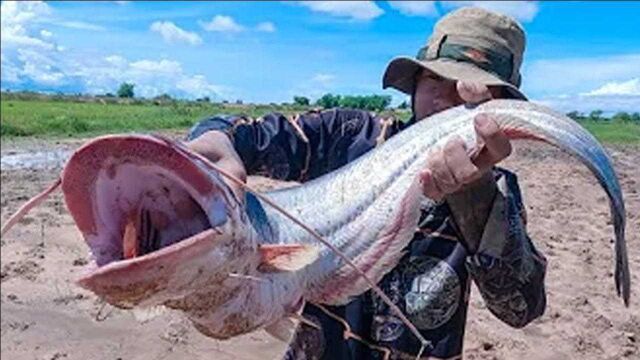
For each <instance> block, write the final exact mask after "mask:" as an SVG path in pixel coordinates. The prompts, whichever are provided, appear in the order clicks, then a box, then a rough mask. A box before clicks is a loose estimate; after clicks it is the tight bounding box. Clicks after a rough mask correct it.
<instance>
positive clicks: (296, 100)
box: [293, 96, 309, 106]
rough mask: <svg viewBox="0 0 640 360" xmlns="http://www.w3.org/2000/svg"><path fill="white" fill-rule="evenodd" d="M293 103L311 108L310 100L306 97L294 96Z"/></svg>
mask: <svg viewBox="0 0 640 360" xmlns="http://www.w3.org/2000/svg"><path fill="white" fill-rule="evenodd" d="M293 103H294V104H296V105H300V106H309V98H306V97H304V96H294V97H293Z"/></svg>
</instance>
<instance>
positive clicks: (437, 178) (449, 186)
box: [428, 150, 460, 194]
mask: <svg viewBox="0 0 640 360" xmlns="http://www.w3.org/2000/svg"><path fill="white" fill-rule="evenodd" d="M428 168H429V169H430V170H431V173H432V175H433V179H434V182H435V183H436V185H437V186H438V188H439V189H440V190H441V191H442V192H443V193H445V194H450V193H452V192H454V191H456V190H458V188H459V187H460V184H458V182H457V181H456V178H455V177H454V176H453V173H452V172H451V169H449V167H448V166H447V163H446V161H445V154H444V150H441V151H439V152H437V153H435V154H434V156H432V157H431V159H430V161H429V165H428Z"/></svg>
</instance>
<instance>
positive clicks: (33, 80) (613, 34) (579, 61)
mask: <svg viewBox="0 0 640 360" xmlns="http://www.w3.org/2000/svg"><path fill="white" fill-rule="evenodd" d="M464 5H467V6H468V5H476V6H482V7H486V8H490V9H493V10H496V11H500V12H503V13H506V14H508V15H511V16H513V17H515V18H516V19H518V20H519V21H520V22H521V23H522V24H523V26H524V28H525V29H526V31H527V36H528V42H527V49H526V52H525V63H524V66H523V78H524V80H523V90H524V92H525V93H526V94H527V95H528V96H529V97H530V98H531V99H533V100H535V101H539V102H542V103H546V104H548V105H550V106H553V107H555V108H558V109H559V110H565V111H569V110H573V109H577V110H580V111H585V112H586V111H590V110H593V109H604V110H605V111H607V112H614V111H621V110H624V111H640V33H639V32H638V26H637V21H638V20H637V19H640V3H635V2H619V3H613V2H580V3H578V2H536V1H523V2H476V1H467V2H457V1H452V2H440V1H422V2H403V1H394V2H387V1H375V2H373V1H359V2H329V1H314V2H304V1H288V2H283V1H279V2H213V3H203V2H182V3H180V2H178V3H174V2H134V1H103V2H47V3H42V2H26V3H18V2H13V1H4V2H2V9H1V10H2V11H1V13H2V28H1V30H2V31H1V34H2V35H1V36H2V38H1V39H2V50H1V52H2V67H1V70H2V74H1V75H2V76H1V84H0V85H1V87H2V89H12V90H18V89H28V90H37V91H51V92H57V91H62V92H72V93H75V92H83V93H94V94H102V93H105V92H115V90H116V89H117V86H118V84H120V83H121V82H123V81H129V82H133V83H135V84H136V93H137V94H138V95H141V96H147V97H151V96H155V95H159V94H162V93H169V94H171V95H174V96H178V97H187V98H195V97H201V96H209V97H211V98H213V99H218V100H219V99H226V100H230V101H234V100H236V99H242V100H244V101H245V102H260V103H269V102H277V103H280V102H285V101H291V99H292V97H293V96H294V95H304V96H307V97H310V98H311V99H315V98H317V97H319V96H321V95H322V94H324V93H327V92H333V93H340V94H372V93H378V94H388V95H391V96H393V99H394V103H398V102H400V101H402V100H404V98H405V97H404V96H403V95H402V94H401V93H399V92H397V91H394V90H384V91H383V90H382V89H381V76H382V73H383V71H384V69H385V66H386V64H387V63H388V62H389V61H390V60H391V59H392V58H393V57H394V56H398V55H411V56H413V55H415V53H416V52H417V50H418V49H419V48H420V47H421V46H422V45H423V44H424V42H425V41H426V38H427V36H428V35H429V33H430V31H431V29H432V28H433V25H434V23H435V22H436V21H437V20H438V19H439V18H440V17H441V16H442V15H444V14H446V13H447V12H449V11H452V10H453V9H455V8H458V7H460V6H464Z"/></svg>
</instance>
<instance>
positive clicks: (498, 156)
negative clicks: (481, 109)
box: [474, 114, 511, 169]
mask: <svg viewBox="0 0 640 360" xmlns="http://www.w3.org/2000/svg"><path fill="white" fill-rule="evenodd" d="M474 126H475V130H476V134H477V136H478V140H479V144H480V145H479V146H484V148H483V149H482V151H481V152H480V154H479V155H478V157H477V158H476V159H474V163H475V164H476V166H478V167H479V168H481V169H486V168H488V167H491V166H493V165H495V164H496V163H498V162H500V161H501V160H503V159H504V158H506V157H507V156H509V155H510V154H511V142H510V141H509V138H508V137H507V136H506V135H505V134H504V132H503V131H502V130H500V128H499V127H498V124H497V123H496V122H495V121H493V120H492V119H491V118H490V117H489V116H488V115H486V114H479V115H478V116H476V118H475V121H474Z"/></svg>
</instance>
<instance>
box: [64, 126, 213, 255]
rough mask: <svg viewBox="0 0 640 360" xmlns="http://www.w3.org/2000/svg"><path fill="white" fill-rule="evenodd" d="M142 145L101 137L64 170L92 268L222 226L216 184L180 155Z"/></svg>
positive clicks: (151, 141) (155, 142)
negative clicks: (91, 260)
mask: <svg viewBox="0 0 640 360" xmlns="http://www.w3.org/2000/svg"><path fill="white" fill-rule="evenodd" d="M143 139H144V141H141V138H137V139H135V140H131V139H130V138H129V137H126V136H107V137H103V138H100V139H98V140H96V141H94V142H92V143H91V144H88V145H86V146H85V147H84V148H81V149H79V150H78V151H77V152H76V153H75V154H74V156H73V157H72V158H71V159H70V161H69V163H68V164H67V166H66V168H65V173H64V176H63V183H62V187H63V191H64V192H65V200H66V201H67V206H68V207H69V209H70V212H71V214H72V215H73V217H74V220H75V221H76V224H77V225H78V228H79V229H80V231H81V232H82V233H83V235H84V237H85V240H86V242H87V244H88V245H89V247H90V249H91V253H92V255H93V257H94V259H95V263H96V265H97V266H98V267H104V266H105V265H108V264H112V263H115V262H120V261H123V260H131V259H138V258H142V257H145V256H146V255H149V254H153V253H155V252H157V251H159V250H161V249H164V248H169V247H171V246H172V245H175V244H178V243H180V242H182V241H184V240H185V239H189V238H191V237H192V236H193V235H196V234H199V233H202V232H203V231H205V230H207V229H210V228H212V227H215V226H217V225H220V224H222V223H224V222H225V221H226V209H225V207H226V205H225V203H226V201H225V200H226V199H223V198H222V197H221V195H222V194H221V191H220V189H219V186H220V185H221V184H217V183H215V182H216V181H218V180H219V181H221V180H220V179H219V178H217V177H214V178H212V177H211V174H210V173H208V172H207V170H208V169H206V168H203V166H202V164H201V163H199V162H198V161H194V159H193V158H192V157H191V156H192V155H191V154H189V153H188V152H187V151H185V150H184V149H182V148H177V149H176V147H175V145H172V144H170V143H168V142H167V141H164V140H163V139H159V138H155V137H145V138H143ZM176 150H178V151H176ZM205 209H208V210H209V211H206V210H205Z"/></svg>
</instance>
